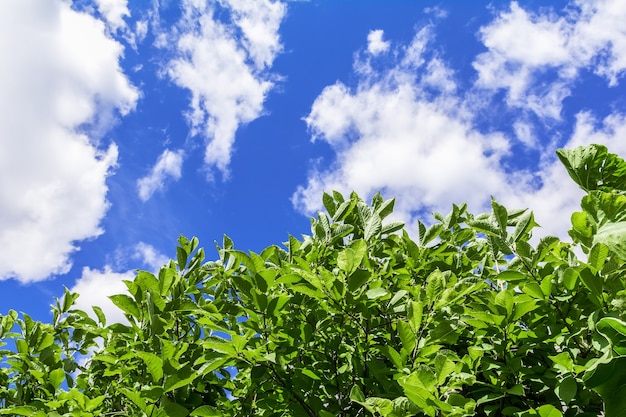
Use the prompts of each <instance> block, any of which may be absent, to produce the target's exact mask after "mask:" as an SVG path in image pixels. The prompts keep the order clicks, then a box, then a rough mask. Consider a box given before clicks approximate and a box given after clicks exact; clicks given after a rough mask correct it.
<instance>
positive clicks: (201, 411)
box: [189, 405, 224, 417]
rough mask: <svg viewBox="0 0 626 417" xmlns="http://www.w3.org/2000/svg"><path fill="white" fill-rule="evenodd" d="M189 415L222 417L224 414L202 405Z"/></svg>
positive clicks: (195, 416)
mask: <svg viewBox="0 0 626 417" xmlns="http://www.w3.org/2000/svg"><path fill="white" fill-rule="evenodd" d="M189 415H190V416H193V417H222V416H223V415H224V414H222V412H221V411H219V410H218V409H216V408H215V407H211V406H210V405H202V406H200V407H198V408H196V409H195V410H193V411H192V412H191V413H190V414H189Z"/></svg>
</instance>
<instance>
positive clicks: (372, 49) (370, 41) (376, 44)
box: [367, 29, 389, 55]
mask: <svg viewBox="0 0 626 417" xmlns="http://www.w3.org/2000/svg"><path fill="white" fill-rule="evenodd" d="M383 35H384V31H383V30H382V29H377V30H371V31H370V33H369V34H368V35H367V51H368V52H369V53H370V54H372V55H378V54H381V53H383V52H387V51H388V50H389V42H387V41H384V40H383Z"/></svg>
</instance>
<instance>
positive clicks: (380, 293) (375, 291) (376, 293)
mask: <svg viewBox="0 0 626 417" xmlns="http://www.w3.org/2000/svg"><path fill="white" fill-rule="evenodd" d="M388 294H389V291H387V290H386V289H384V288H382V287H378V288H372V289H371V290H367V292H366V293H365V295H366V297H367V298H369V299H370V300H374V299H376V298H380V297H384V296H386V295H388Z"/></svg>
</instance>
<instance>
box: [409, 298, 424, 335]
mask: <svg viewBox="0 0 626 417" xmlns="http://www.w3.org/2000/svg"><path fill="white" fill-rule="evenodd" d="M423 311H424V303H422V302H421V301H411V302H410V303H409V304H408V316H409V324H410V325H411V329H413V331H414V332H418V331H419V329H420V326H421V325H422V314H423Z"/></svg>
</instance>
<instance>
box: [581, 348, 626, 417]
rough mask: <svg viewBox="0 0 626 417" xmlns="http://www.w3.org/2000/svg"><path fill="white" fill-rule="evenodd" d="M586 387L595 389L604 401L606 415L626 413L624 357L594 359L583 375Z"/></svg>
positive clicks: (612, 416)
mask: <svg viewBox="0 0 626 417" xmlns="http://www.w3.org/2000/svg"><path fill="white" fill-rule="evenodd" d="M583 381H584V383H585V385H586V386H587V388H590V389H592V390H594V391H596V392H597V393H598V394H600V396H601V397H602V400H603V401H604V415H605V416H606V417H623V416H625V415H626V357H625V356H622V357H619V358H604V359H602V360H598V361H596V362H595V363H594V364H593V365H592V366H591V367H590V368H589V369H588V370H587V371H586V372H585V375H584V376H583Z"/></svg>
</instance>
